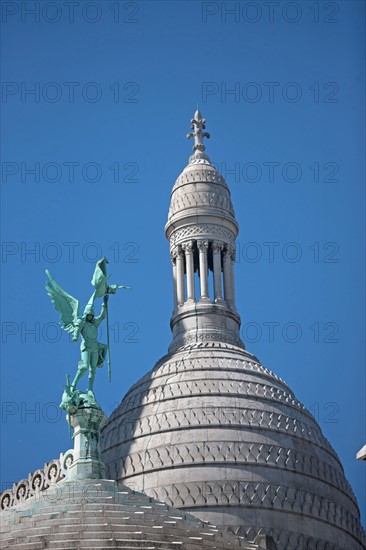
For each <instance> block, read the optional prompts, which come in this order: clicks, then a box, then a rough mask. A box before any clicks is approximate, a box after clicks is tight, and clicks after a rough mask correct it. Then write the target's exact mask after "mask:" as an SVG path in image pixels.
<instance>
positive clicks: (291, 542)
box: [224, 525, 360, 550]
mask: <svg viewBox="0 0 366 550" xmlns="http://www.w3.org/2000/svg"><path fill="white" fill-rule="evenodd" d="M224 529H225V531H226V532H229V533H234V534H235V535H237V536H240V537H244V538H245V540H254V539H255V537H256V536H257V535H258V532H260V533H262V534H263V535H264V534H265V535H267V536H270V537H271V538H272V540H273V541H274V543H275V544H276V548H283V549H284V550H344V548H345V547H344V546H343V545H342V546H340V545H339V544H337V543H331V542H329V540H324V539H322V538H318V537H317V536H315V537H314V536H312V535H305V534H303V533H296V532H294V531H286V530H284V529H281V530H280V529H276V528H273V527H270V526H268V527H262V528H260V529H256V528H255V527H252V526H249V525H248V526H244V525H240V526H238V525H237V526H234V525H232V526H230V527H226V528H224ZM341 544H342V543H341ZM353 548H358V549H359V548H360V546H359V545H358V544H357V543H356V542H355V545H354V546H353Z"/></svg>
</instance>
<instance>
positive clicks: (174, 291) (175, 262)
mask: <svg viewBox="0 0 366 550" xmlns="http://www.w3.org/2000/svg"><path fill="white" fill-rule="evenodd" d="M170 257H171V260H172V267H173V297H174V311H177V306H178V298H177V254H176V252H172V253H171V255H170Z"/></svg>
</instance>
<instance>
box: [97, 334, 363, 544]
mask: <svg viewBox="0 0 366 550" xmlns="http://www.w3.org/2000/svg"><path fill="white" fill-rule="evenodd" d="M102 449H103V460H104V462H105V463H106V465H107V469H108V474H109V476H110V477H111V478H113V479H117V480H121V481H123V483H125V484H126V485H130V486H131V487H133V488H135V489H137V490H140V491H143V492H144V493H146V494H147V495H149V496H151V497H153V498H155V499H158V500H162V501H164V502H166V503H168V504H169V505H171V506H174V507H176V508H179V509H181V510H185V511H188V512H190V513H192V514H194V515H195V516H197V517H200V518H202V519H204V520H207V521H210V522H212V523H214V524H216V525H220V526H224V527H226V528H227V529H229V530H231V531H233V532H234V533H236V534H238V535H241V536H245V537H246V538H247V540H254V539H255V537H256V536H257V535H258V534H259V533H260V534H266V535H270V536H272V537H273V539H274V541H275V543H276V544H277V548H278V549H279V550H301V549H302V550H361V548H365V542H366V539H365V534H364V531H363V529H362V527H361V524H360V516H359V510H358V506H357V503H356V499H355V496H354V494H353V492H352V489H351V487H350V485H349V483H348V482H347V480H346V478H345V476H344V472H343V468H342V465H341V463H340V460H339V458H338V456H337V454H336V453H335V451H334V449H333V448H332V447H331V445H330V444H329V442H328V441H327V439H326V438H325V437H324V436H323V434H322V432H321V429H320V427H319V425H318V424H317V422H316V420H315V419H314V417H313V416H312V415H311V414H310V412H309V411H307V410H306V409H305V407H304V406H303V405H302V404H301V403H300V402H299V401H298V400H297V399H296V397H295V396H294V395H293V393H292V392H291V390H290V389H289V387H288V386H287V385H286V384H285V383H284V382H283V381H282V380H281V379H279V378H278V377H277V376H276V375H274V374H273V373H272V372H270V371H269V370H268V369H266V368H265V367H263V366H262V365H261V364H260V363H259V361H258V360H257V359H256V358H255V357H254V356H252V355H251V354H249V353H248V352H246V351H245V350H243V349H241V348H238V347H235V346H230V345H227V344H222V343H218V342H217V343H211V344H207V345H201V344H198V345H193V346H187V347H186V348H185V349H181V350H180V351H179V352H175V353H174V354H172V355H168V356H165V357H163V358H162V359H161V360H160V361H159V362H158V363H157V364H156V366H155V367H154V368H153V369H152V370H151V371H150V372H149V373H148V374H146V375H145V376H144V377H143V378H141V379H140V380H139V381H138V382H137V383H136V384H135V385H134V386H133V387H132V388H131V389H130V390H129V392H128V393H127V395H126V396H125V398H124V399H123V400H122V403H121V404H120V406H119V407H118V408H117V409H116V410H115V411H114V412H113V414H112V415H111V417H110V420H109V423H108V425H107V426H106V427H105V429H104V431H103V434H102Z"/></svg>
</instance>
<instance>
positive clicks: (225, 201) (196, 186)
mask: <svg viewBox="0 0 366 550" xmlns="http://www.w3.org/2000/svg"><path fill="white" fill-rule="evenodd" d="M202 157H205V158H202ZM197 214H198V215H200V216H202V215H205V214H206V215H210V216H217V217H218V218H222V217H226V218H228V219H229V220H230V221H232V223H233V224H234V225H235V226H237V223H236V220H235V214H234V208H233V205H232V203H231V197H230V190H229V188H228V185H227V183H226V181H225V179H224V178H223V177H222V175H221V174H220V172H219V171H218V170H217V169H216V168H215V167H214V166H213V165H212V164H211V162H210V160H209V159H208V157H207V156H206V155H200V156H197V155H192V157H191V158H190V162H189V164H188V165H187V166H186V167H185V168H184V170H183V172H182V173H181V174H180V176H178V178H177V180H176V182H175V185H174V187H173V190H172V194H171V200H170V207H169V214H168V222H167V224H166V229H167V228H169V227H170V226H172V225H174V224H175V223H176V222H177V221H178V220H181V219H184V218H189V217H191V216H195V215H197Z"/></svg>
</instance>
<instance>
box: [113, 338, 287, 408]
mask: <svg viewBox="0 0 366 550" xmlns="http://www.w3.org/2000/svg"><path fill="white" fill-rule="evenodd" d="M214 348H216V349H217V356H216V355H214V353H215V350H214ZM201 350H202V348H201V346H200V344H196V345H195V346H192V347H189V348H187V350H184V352H180V355H181V356H180V358H179V359H175V360H174V359H173V358H172V360H171V361H170V360H168V359H167V358H166V357H165V358H163V360H164V362H163V363H162V360H160V361H159V362H158V363H157V364H156V365H155V367H154V368H153V370H151V371H150V372H148V373H146V374H145V376H143V377H142V378H141V379H140V380H139V382H138V383H136V384H134V385H133V386H132V387H131V388H130V390H129V391H128V393H127V394H126V396H127V395H129V394H130V393H132V392H134V391H135V390H136V388H137V387H139V386H141V385H142V384H144V383H145V382H148V383H149V384H151V380H155V379H157V378H163V377H164V376H166V375H169V376H170V375H172V374H179V373H180V372H189V371H196V372H197V371H201V370H210V371H211V370H218V371H222V372H235V371H239V372H240V373H243V371H247V372H249V373H253V372H254V373H256V374H258V375H259V376H261V377H262V376H263V378H265V379H266V380H267V379H268V377H270V378H273V380H274V381H278V382H280V383H281V384H282V385H284V386H285V387H286V388H287V389H288V391H289V393H290V388H289V386H288V385H287V384H286V382H284V381H283V380H282V378H280V377H279V376H277V374H275V373H274V372H272V371H271V370H269V369H267V368H266V367H264V366H263V365H262V364H261V363H259V362H256V361H254V358H253V359H251V357H253V356H250V358H249V357H248V360H247V361H245V360H243V359H242V356H243V353H245V352H243V350H242V349H240V350H239V353H238V355H240V356H241V358H240V359H237V358H236V357H235V355H234V354H235V351H236V350H235V349H233V348H232V346H231V345H230V344H228V345H227V346H225V345H222V344H221V343H218V342H212V343H211V344H210V351H211V354H210V357H209V358H207V349H206V348H204V349H203V350H202V356H197V352H200V351H201ZM212 350H213V351H212ZM193 352H194V361H192V359H191V358H190V354H191V353H193ZM218 352H221V353H222V354H224V353H225V352H226V354H227V353H228V352H229V353H232V354H233V355H234V356H233V357H228V356H227V355H226V354H225V355H221V356H220V355H219V353H218ZM246 353H248V352H246ZM248 355H250V354H249V353H248ZM112 416H113V414H112Z"/></svg>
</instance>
